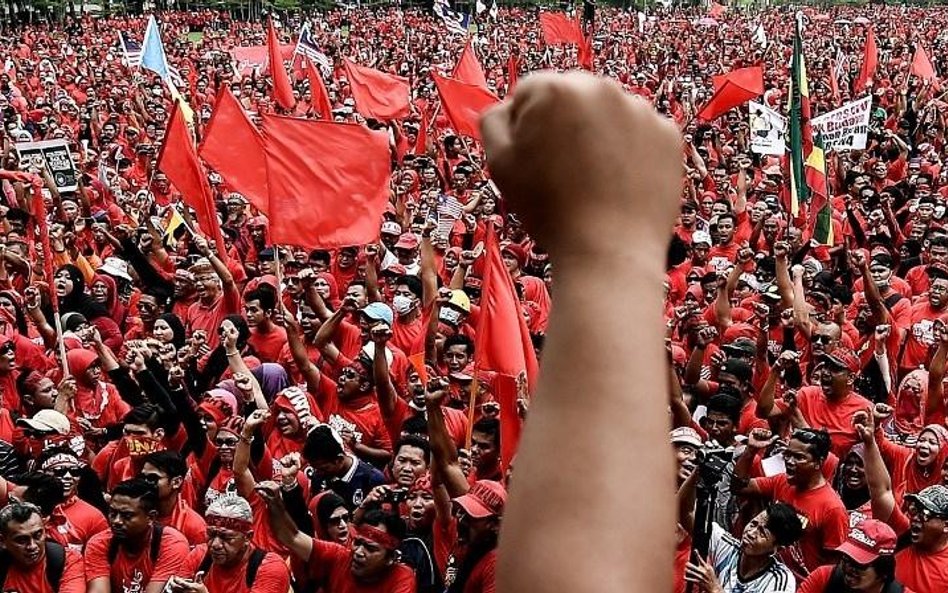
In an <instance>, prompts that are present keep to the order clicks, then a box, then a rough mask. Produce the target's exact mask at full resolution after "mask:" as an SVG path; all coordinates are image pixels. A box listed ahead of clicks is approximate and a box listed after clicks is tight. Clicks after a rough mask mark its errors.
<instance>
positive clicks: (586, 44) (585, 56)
mask: <svg viewBox="0 0 948 593" xmlns="http://www.w3.org/2000/svg"><path fill="white" fill-rule="evenodd" d="M576 58H577V61H578V62H579V66H580V68H583V69H584V70H589V71H590V72H592V71H593V69H594V62H595V55H594V54H593V46H592V35H590V36H589V37H583V41H582V43H580V44H579V52H578V54H577V56H576Z"/></svg>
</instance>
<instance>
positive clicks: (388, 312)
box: [362, 303, 395, 327]
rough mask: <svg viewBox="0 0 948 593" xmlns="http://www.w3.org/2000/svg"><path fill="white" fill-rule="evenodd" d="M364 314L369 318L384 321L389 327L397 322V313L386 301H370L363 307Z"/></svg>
mask: <svg viewBox="0 0 948 593" xmlns="http://www.w3.org/2000/svg"><path fill="white" fill-rule="evenodd" d="M362 314H363V315H365V316H366V317H368V318H369V319H374V320H376V321H384V322H385V323H387V324H388V325H389V327H391V326H392V325H393V324H394V322H395V314H394V313H392V309H391V307H389V306H388V305H386V304H385V303H369V304H368V305H366V306H365V308H363V309H362Z"/></svg>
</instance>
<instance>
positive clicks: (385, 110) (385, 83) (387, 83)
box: [345, 58, 411, 121]
mask: <svg viewBox="0 0 948 593" xmlns="http://www.w3.org/2000/svg"><path fill="white" fill-rule="evenodd" d="M345 66H346V74H347V76H348V77H349V87H350V88H351V89H352V98H353V99H355V104H356V110H357V111H358V112H359V113H361V114H362V115H363V117H369V118H372V119H377V120H381V121H388V120H392V119H401V118H403V117H407V116H408V114H409V113H410V112H411V106H410V105H409V96H410V94H411V93H410V91H409V86H408V79H407V78H405V77H403V76H395V75H392V74H387V73H385V72H382V71H381V70H375V69H374V68H366V67H365V66H360V65H358V64H356V63H355V62H353V61H352V60H350V59H348V58H346V60H345Z"/></svg>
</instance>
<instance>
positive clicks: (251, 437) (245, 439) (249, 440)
mask: <svg viewBox="0 0 948 593" xmlns="http://www.w3.org/2000/svg"><path fill="white" fill-rule="evenodd" d="M239 438H240V440H241V441H243V442H244V443H247V444H248V445H249V444H251V443H253V435H250V436H249V437H245V436H244V435H240V437H239Z"/></svg>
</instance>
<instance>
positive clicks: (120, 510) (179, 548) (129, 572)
mask: <svg viewBox="0 0 948 593" xmlns="http://www.w3.org/2000/svg"><path fill="white" fill-rule="evenodd" d="M111 494H112V496H111V499H110V500H109V513H108V519H109V527H110V528H111V531H107V532H103V533H100V534H98V535H96V536H95V537H93V538H92V540H90V541H89V545H88V546H86V581H87V583H88V587H89V589H88V593H122V592H125V591H133V590H134V591H141V592H142V593H160V592H161V591H163V590H164V588H165V585H166V584H167V582H168V579H170V578H171V577H172V576H174V575H176V574H181V572H182V571H183V568H184V562H185V560H186V559H187V556H188V541H187V539H185V537H184V536H183V535H181V533H180V532H179V531H177V530H176V529H174V528H173V527H163V526H161V525H159V524H158V523H157V521H156V517H157V514H158V494H157V492H156V490H155V487H154V485H152V484H151V483H150V482H148V481H146V480H143V479H140V478H138V479H132V480H126V481H124V482H122V483H121V484H119V485H118V486H116V487H115V488H114V489H112V493H111Z"/></svg>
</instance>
